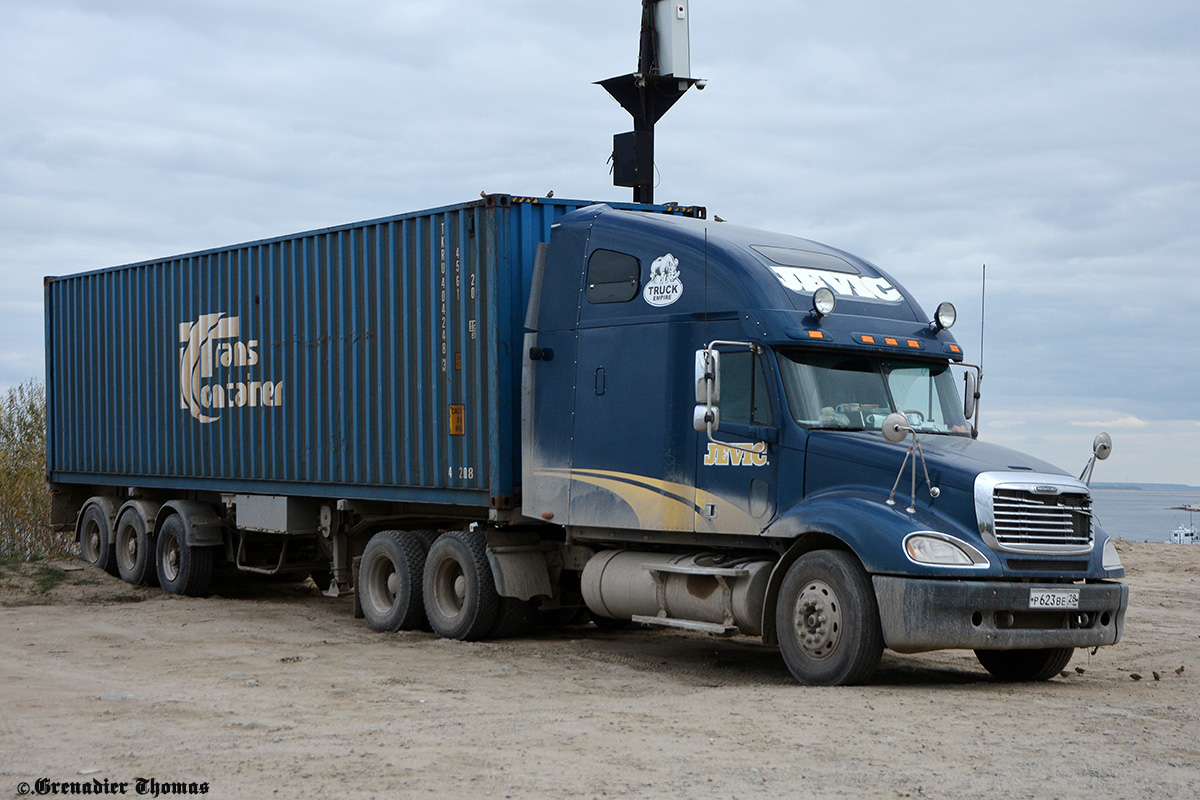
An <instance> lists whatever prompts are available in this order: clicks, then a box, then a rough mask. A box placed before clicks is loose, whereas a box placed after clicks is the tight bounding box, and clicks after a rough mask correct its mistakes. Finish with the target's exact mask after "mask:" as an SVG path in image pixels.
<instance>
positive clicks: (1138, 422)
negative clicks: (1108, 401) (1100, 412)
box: [1070, 417, 1150, 428]
mask: <svg viewBox="0 0 1200 800" xmlns="http://www.w3.org/2000/svg"><path fill="white" fill-rule="evenodd" d="M1070 424H1071V425H1074V426H1076V427H1080V428H1145V427H1146V426H1148V425H1149V424H1150V423H1149V422H1146V421H1145V420H1142V419H1138V418H1137V417H1116V418H1114V419H1109V420H1107V421H1102V422H1085V421H1082V420H1071V422H1070Z"/></svg>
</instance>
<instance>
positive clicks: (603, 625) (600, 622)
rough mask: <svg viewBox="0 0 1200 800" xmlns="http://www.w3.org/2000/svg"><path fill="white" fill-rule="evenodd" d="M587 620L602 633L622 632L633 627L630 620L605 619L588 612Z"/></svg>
mask: <svg viewBox="0 0 1200 800" xmlns="http://www.w3.org/2000/svg"><path fill="white" fill-rule="evenodd" d="M588 618H589V619H591V621H592V624H593V625H595V626H596V627H597V628H599V629H600V630H602V631H623V630H625V629H626V628H628V627H630V626H631V625H633V620H631V619H616V618H614V617H606V616H603V615H602V614H597V613H596V612H594V611H589V612H588Z"/></svg>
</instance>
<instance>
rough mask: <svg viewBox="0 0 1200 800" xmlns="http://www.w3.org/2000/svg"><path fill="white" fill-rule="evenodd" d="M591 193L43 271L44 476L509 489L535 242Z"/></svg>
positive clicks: (327, 492) (98, 481)
mask: <svg viewBox="0 0 1200 800" xmlns="http://www.w3.org/2000/svg"><path fill="white" fill-rule="evenodd" d="M587 204H588V203H587V202H585V201H578V200H560V199H557V198H555V199H548V198H518V197H510V196H508V195H489V196H488V197H486V198H484V199H482V200H477V201H474V202H470V203H463V204H459V205H452V206H446V207H443V208H437V209H433V210H429V211H421V212H416V213H412V214H402V215H399V216H394V217H387V218H383V219H376V220H370V221H367V222H360V223H355V224H351V225H344V226H340V227H334V228H326V229H323V230H318V231H310V232H307V233H301V234H296V235H293V236H283V237H278V238H274V239H266V240H263V241H258V242H251V243H248V244H241V245H236V246H233V247H225V248H219V249H213V250H206V251H203V252H199V253H192V254H189V255H183V256H177V257H173V258H166V259H157V260H152V261H144V262H140V263H137V264H130V265H126V266H121V267H114V268H111V269H104V270H99V271H95V272H87V273H83V274H79V275H72V276H68V277H62V278H47V279H46V343H47V346H46V361H47V363H46V375H47V400H48V416H49V424H48V428H49V430H48V438H49V442H48V472H49V480H50V481H51V482H52V483H65V484H88V485H110V486H137V487H144V488H164V489H167V488H169V489H178V490H197V491H227V492H244V493H262V494H288V495H310V496H323V497H343V498H348V499H379V500H390V501H399V502H418V503H445V504H452V505H456V506H469V507H475V508H487V507H488V506H489V505H490V506H492V507H506V506H508V505H510V504H511V503H512V502H513V499H514V497H515V495H517V494H518V492H519V485H518V484H519V482H520V475H521V471H520V441H521V439H520V430H519V426H520V403H519V392H520V359H519V350H520V348H521V341H522V333H523V325H522V323H523V318H524V310H525V302H526V298H527V297H528V295H529V288H530V281H531V276H532V271H533V265H534V261H535V255H536V251H537V245H538V243H539V242H548V241H549V239H550V228H551V225H552V224H553V223H554V221H555V220H556V219H558V218H559V217H560V216H562V215H563V214H565V213H568V212H570V211H573V210H575V209H577V208H581V207H583V206H585V205H587ZM613 205H614V206H617V207H625V208H647V207H645V206H640V207H639V206H633V205H631V204H613ZM654 210H658V211H668V212H677V213H678V212H679V211H685V213H686V210H682V209H677V208H675V207H663V206H658V207H654ZM700 213H701V214H702V213H703V212H702V211H701V212H700Z"/></svg>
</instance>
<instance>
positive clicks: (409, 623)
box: [357, 531, 429, 632]
mask: <svg viewBox="0 0 1200 800" xmlns="http://www.w3.org/2000/svg"><path fill="white" fill-rule="evenodd" d="M427 541H428V540H427V538H426V536H425V535H424V534H422V533H421V532H417V531H380V532H379V533H377V534H375V535H374V536H372V537H371V540H370V541H369V542H367V547H366V549H365V550H363V554H362V559H360V561H359V564H358V581H357V591H358V602H359V605H360V606H361V607H362V611H363V616H364V617H365V618H366V620H367V625H369V626H370V627H371V629H372V630H376V631H384V632H390V631H407V630H414V629H416V628H421V627H423V626H424V625H425V604H424V597H423V580H422V577H423V572H424V569H425V554H426V553H427V552H428V550H429V545H428V544H427Z"/></svg>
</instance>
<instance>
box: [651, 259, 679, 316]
mask: <svg viewBox="0 0 1200 800" xmlns="http://www.w3.org/2000/svg"><path fill="white" fill-rule="evenodd" d="M680 297H683V281H681V280H680V279H679V259H678V258H676V257H675V256H673V255H671V254H670V253H667V254H666V255H665V256H659V257H658V258H656V259H654V263H653V264H651V265H650V281H649V283H647V284H646V288H645V289H643V290H642V299H643V300H645V301H646V302H647V303H649V304H650V305H652V306H659V307H662V306H669V305H671V303H674V302H675V301H676V300H678V299H679V298H680Z"/></svg>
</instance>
